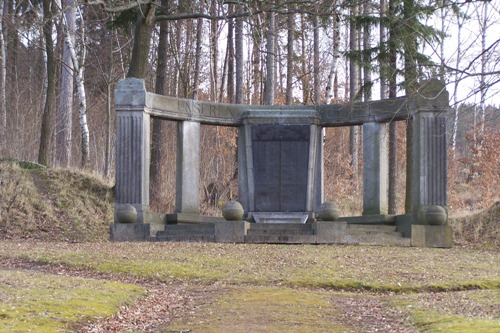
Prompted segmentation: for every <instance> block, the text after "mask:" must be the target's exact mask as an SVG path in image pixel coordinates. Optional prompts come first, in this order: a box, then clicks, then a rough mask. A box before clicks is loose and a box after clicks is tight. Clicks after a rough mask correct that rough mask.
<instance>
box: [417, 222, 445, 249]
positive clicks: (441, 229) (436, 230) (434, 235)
mask: <svg viewBox="0 0 500 333" xmlns="http://www.w3.org/2000/svg"><path fill="white" fill-rule="evenodd" d="M411 246H416V247H443V248H450V247H452V246H453V231H452V229H451V227H450V226H448V225H412V226H411Z"/></svg>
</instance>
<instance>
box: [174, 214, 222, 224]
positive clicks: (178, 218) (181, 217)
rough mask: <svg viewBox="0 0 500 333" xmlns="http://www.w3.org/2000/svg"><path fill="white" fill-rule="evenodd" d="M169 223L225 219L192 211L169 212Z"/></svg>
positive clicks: (211, 221) (205, 221)
mask: <svg viewBox="0 0 500 333" xmlns="http://www.w3.org/2000/svg"><path fill="white" fill-rule="evenodd" d="M165 219H166V223H167V224H175V223H217V222H223V221H225V220H224V218H222V217H213V216H203V215H199V214H190V213H175V214H167V215H166V217H165Z"/></svg>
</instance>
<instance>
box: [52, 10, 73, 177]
mask: <svg viewBox="0 0 500 333" xmlns="http://www.w3.org/2000/svg"><path fill="white" fill-rule="evenodd" d="M62 8H66V10H65V11H64V12H63V13H62V15H64V17H63V18H62V24H63V25H64V26H66V29H65V34H67V36H66V37H65V38H69V39H70V40H71V42H72V43H73V45H74V43H75V29H76V8H75V7H74V1H73V0H66V3H65V4H64V7H62ZM62 61H63V63H62V68H61V105H60V107H59V112H58V117H57V123H56V161H57V164H58V165H59V166H61V167H64V168H67V167H69V166H70V163H71V140H72V129H73V95H74V85H73V81H74V73H75V66H74V65H73V59H72V58H71V51H70V50H69V46H68V43H64V45H63V59H62Z"/></svg>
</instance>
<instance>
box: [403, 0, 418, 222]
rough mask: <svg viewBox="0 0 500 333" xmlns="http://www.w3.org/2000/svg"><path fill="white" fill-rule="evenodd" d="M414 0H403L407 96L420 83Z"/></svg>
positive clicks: (408, 202) (409, 140)
mask: <svg viewBox="0 0 500 333" xmlns="http://www.w3.org/2000/svg"><path fill="white" fill-rule="evenodd" d="M413 1H414V0H403V18H404V22H405V23H406V25H405V27H406V29H405V32H406V33H405V40H404V66H405V70H404V78H405V85H404V86H405V92H406V95H407V96H413V95H414V94H415V93H416V87H417V85H418V73H417V63H416V55H417V39H416V38H417V37H416V35H415V32H414V31H413V29H414V28H415V27H416V24H415V23H416V17H415V13H414V11H415V6H414V2H413ZM412 133H413V119H408V122H407V127H406V193H405V213H406V214H410V213H411V212H412V188H413V177H412V174H413V135H412Z"/></svg>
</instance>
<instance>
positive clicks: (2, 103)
mask: <svg viewBox="0 0 500 333" xmlns="http://www.w3.org/2000/svg"><path fill="white" fill-rule="evenodd" d="M8 4H9V0H4V1H3V2H2V8H1V13H0V17H1V19H2V22H1V27H0V28H1V29H2V31H1V32H0V57H1V60H0V61H1V65H0V66H1V67H0V80H1V82H0V108H1V110H0V129H1V131H0V132H1V134H0V148H2V147H4V146H5V145H6V143H7V140H6V139H7V138H6V131H7V89H6V88H7V82H6V80H7V59H6V57H7V45H6V41H7V36H6V35H7V24H6V18H7V16H8V9H7V8H6V7H7V6H8Z"/></svg>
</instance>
